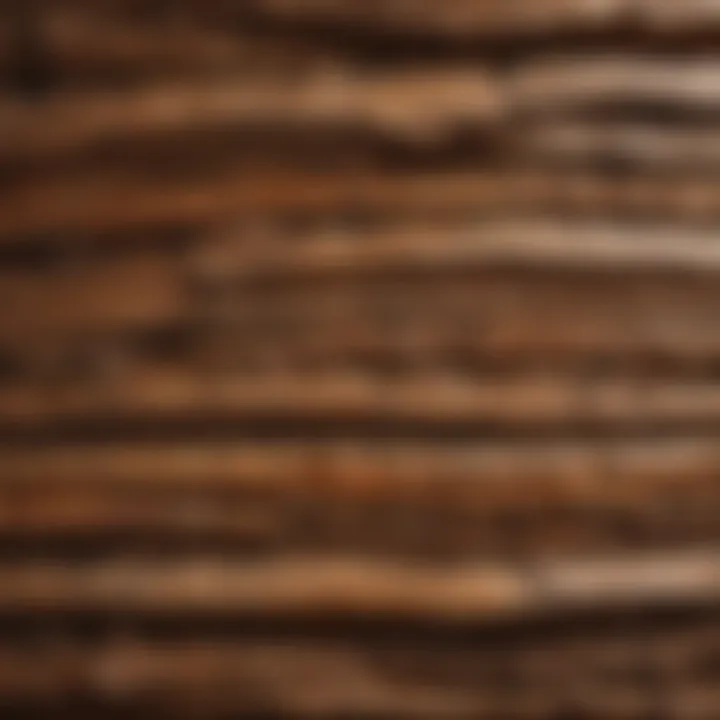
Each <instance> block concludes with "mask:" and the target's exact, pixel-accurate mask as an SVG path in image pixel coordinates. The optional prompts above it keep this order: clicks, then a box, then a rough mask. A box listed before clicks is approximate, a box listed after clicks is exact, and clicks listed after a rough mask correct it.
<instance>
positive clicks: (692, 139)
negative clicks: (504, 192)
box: [518, 121, 720, 174]
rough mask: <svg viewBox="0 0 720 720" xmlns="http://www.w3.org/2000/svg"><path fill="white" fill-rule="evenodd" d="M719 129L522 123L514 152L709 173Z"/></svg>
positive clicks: (717, 155) (558, 160) (719, 159)
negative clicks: (522, 130)
mask: <svg viewBox="0 0 720 720" xmlns="http://www.w3.org/2000/svg"><path fill="white" fill-rule="evenodd" d="M719 148H720V132H718V130H717V129H715V128H708V127H701V128H698V127H684V128H683V127H681V128H680V129H667V128H665V129H662V128H661V129H657V128H656V127H653V126H652V125H649V124H644V125H643V124H632V123H612V122H607V121H606V122H604V123H602V124H600V123H583V122H582V121H580V122H575V123H573V122H560V123H558V122H553V123H544V124H541V125H539V126H538V125H536V126H533V127H530V128H527V129H526V131H525V132H523V133H522V135H521V137H520V138H519V140H518V151H519V152H521V153H523V155H524V156H525V157H533V158H536V159H538V160H540V161H543V162H547V163H549V164H562V165H573V166H582V165H591V164H594V163H597V162H619V163H622V164H624V165H627V166H633V167H644V168H648V169H649V168H657V169H658V170H668V169H675V170H682V171H685V170H688V171H694V172H697V173H699V174H700V173H703V172H707V173H711V172H714V171H715V170H717V168H719V167H720V150H719Z"/></svg>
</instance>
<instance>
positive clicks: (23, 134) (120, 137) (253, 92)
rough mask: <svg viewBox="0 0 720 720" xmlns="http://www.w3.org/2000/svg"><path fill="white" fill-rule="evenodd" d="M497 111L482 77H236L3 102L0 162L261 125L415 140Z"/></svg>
mask: <svg viewBox="0 0 720 720" xmlns="http://www.w3.org/2000/svg"><path fill="white" fill-rule="evenodd" d="M428 97H432V98H433V102H432V103H428ZM502 111H503V108H502V105H501V102H500V98H499V96H498V95H497V93H496V91H495V89H494V87H493V85H492V83H491V81H490V80H489V79H488V76H487V75H486V74H484V73H483V72H482V71H477V70H469V71H456V72H452V71H448V72H442V71H427V72H423V71H405V72H395V73H393V74H389V73H386V74H382V75H379V74H378V75H376V76H375V77H372V76H365V77H359V76H358V75H357V74H354V75H353V74H349V73H347V72H345V71H344V70H343V69H340V70H338V71H337V72H331V71H327V70H326V71H324V72H319V73H314V74H311V75H309V76H308V77H302V78H300V79H297V78H295V79H293V80H285V81H283V80H282V79H281V80H280V81H277V80H274V79H273V80H272V81H270V80H268V79H267V78H256V79H252V78H247V77H239V78H235V79H232V78H228V79H223V80H221V81H218V80H214V81H207V82H205V83H198V82H195V83H190V82H188V83H186V84H177V83H176V84H168V85H164V86H163V85H160V86H157V87H147V88H142V89H137V90H126V91H115V92H107V91H105V92H102V93H101V92H97V93H92V94H91V93H86V94H81V93H64V94H59V95H57V96H54V97H53V98H51V99H47V100H45V101H43V102H42V103H40V104H38V103H37V102H35V103H32V104H29V105H28V104H24V103H22V102H17V103H6V106H5V107H4V108H3V113H2V116H0V154H2V155H4V156H5V157H6V158H9V157H21V156H35V157H36V156H41V155H42V154H44V153H45V154H48V153H49V154H51V153H54V152H72V151H78V150H82V149H87V148H93V147H102V146H103V145H105V146H108V145H112V144H113V143H118V144H119V145H120V146H125V145H128V144H132V143H133V142H134V141H136V140H142V139H143V138H145V139H148V138H149V139H157V138H162V135H163V134H164V133H170V134H173V133H182V132H189V133H191V134H192V137H193V141H196V139H197V133H198V132H201V131H207V132H214V131H216V130H218V129H238V128H239V129H243V128H245V129H247V127H248V126H250V127H254V126H262V125H269V126H278V125H281V126H283V127H287V128H288V129H291V128H292V127H293V126H295V127H296V128H307V127H310V128H316V129H318V130H324V131H328V130H334V129H338V128H340V129H343V128H344V129H346V130H352V129H359V130H361V131H365V132H370V133H377V134H379V135H380V136H389V137H392V136H399V137H400V138H402V137H407V138H408V139H411V140H412V139H418V138H419V139H420V140H421V141H423V140H424V139H425V138H430V139H433V138H436V137H438V136H439V137H446V136H452V135H453V133H454V132H455V131H456V130H457V129H458V128H461V129H464V128H466V127H482V126H483V125H487V124H488V123H494V122H496V121H497V120H499V119H500V118H501V117H502Z"/></svg>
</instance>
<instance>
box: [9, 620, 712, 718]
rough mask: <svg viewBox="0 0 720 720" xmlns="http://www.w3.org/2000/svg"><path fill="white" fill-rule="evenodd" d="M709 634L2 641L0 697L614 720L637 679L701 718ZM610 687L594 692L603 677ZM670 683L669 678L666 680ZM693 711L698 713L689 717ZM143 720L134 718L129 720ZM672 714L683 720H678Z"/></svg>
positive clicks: (641, 702)
mask: <svg viewBox="0 0 720 720" xmlns="http://www.w3.org/2000/svg"><path fill="white" fill-rule="evenodd" d="M716 645H717V623H713V622H707V621H705V622H694V623H693V622H690V623H688V622H680V623H676V625H675V626H672V627H670V628H669V629H668V628H666V627H662V626H660V627H658V628H656V629H655V634H654V635H651V636H650V637H648V634H647V632H645V633H643V632H639V633H638V632H637V631H633V630H632V628H628V627H624V628H622V629H621V632H618V630H616V629H613V630H611V631H610V632H608V631H607V629H606V633H605V634H604V635H599V634H597V633H593V634H591V635H588V636H586V637H582V638H575V639H574V640H572V639H568V637H567V634H563V633H559V634H555V635H553V636H551V637H550V638H549V639H544V640H543V639H540V640H538V639H527V640H526V641H525V642H524V643H521V644H520V645H517V644H514V645H512V646H509V647H507V648H505V649H502V650H499V649H498V648H497V647H496V646H494V645H490V646H488V647H483V645H482V644H481V643H480V644H478V645H476V646H474V647H472V648H468V647H467V645H466V646H460V647H458V646H449V647H448V646H447V645H445V646H443V645H441V644H437V643H436V644H425V645H422V644H419V643H417V642H415V643H412V642H411V643H407V642H406V643H402V642H394V643H393V642H392V641H387V640H386V641H384V642H382V641H380V642H378V641H375V643H374V644H373V642H372V641H369V642H365V643H360V644H357V645H355V646H354V645H352V643H348V642H347V641H343V640H336V641H328V640H321V639H303V638H301V639H293V640H292V641H289V640H287V639H286V640H285V641H284V642H283V641H281V640H278V639H277V638H275V639H273V638H268V639H265V640H262V639H261V640H258V639H249V638H243V639H242V640H240V641H237V640H236V641H232V640H215V641H201V640H174V641H165V642H162V641H155V642H153V641H148V640H143V639H134V638H111V639H109V641H107V643H106V644H105V645H103V646H101V647H96V646H92V647H87V646H85V645H83V644H82V643H73V642H72V641H65V642H64V643H63V642H61V643H55V644H53V643H52V642H44V643H40V644H39V646H38V645H36V646H35V647H36V648H37V647H39V649H40V650H41V652H35V653H33V652H32V648H27V647H24V646H23V645H21V644H20V645H18V644H14V645H13V644H8V645H6V646H5V647H4V648H3V651H2V653H0V669H2V674H1V675H0V694H1V695H2V697H4V698H12V697H15V698H17V699H23V700H25V701H26V702H28V701H33V700H34V701H40V702H43V701H45V702H47V701H48V700H50V699H53V700H56V701H57V700H61V699H62V698H66V697H68V696H72V695H74V696H78V695H79V696H81V697H85V698H92V700H93V701H94V702H95V703H98V702H99V703H101V704H102V703H108V704H112V703H114V702H117V701H118V699H120V698H122V700H123V701H124V702H125V703H126V704H127V705H129V706H131V707H132V708H134V709H137V708H140V707H142V708H144V709H146V710H149V709H152V708H155V710H156V711H157V710H160V709H161V708H164V709H165V710H170V709H175V710H178V709H180V705H182V708H181V709H182V716H183V717H186V716H194V714H195V713H197V714H199V715H200V716H201V717H207V713H208V712H209V711H210V712H212V711H213V710H219V709H221V708H223V709H226V710H229V709H235V710H237V711H242V710H245V711H252V710H256V711H262V710H265V711H266V712H268V711H273V710H274V711H275V712H281V713H282V714H283V716H285V717H312V718H319V717H326V716H331V717H337V715H338V714H342V713H343V711H344V712H346V713H352V712H353V711H354V712H355V713H361V714H363V717H368V718H370V717H375V716H376V715H377V716H378V717H388V716H392V717H401V718H421V717H433V718H434V717H437V716H438V715H440V716H442V717H448V718H455V717H458V718H478V717H481V718H482V717H493V716H497V715H498V714H502V715H503V716H504V717H508V718H515V717H518V718H520V717H527V714H528V713H530V714H533V715H535V716H538V717H540V716H542V717H551V716H553V715H554V714H557V713H559V712H560V710H561V708H562V707H565V706H566V705H567V703H568V702H570V701H571V700H572V699H573V698H574V697H575V694H574V692H573V688H574V687H576V684H582V687H583V698H584V701H585V703H587V704H588V705H591V706H592V708H593V709H594V710H595V711H596V712H599V711H602V713H603V716H604V717H608V718H612V717H626V716H627V715H628V714H634V713H639V712H640V711H641V710H642V709H647V708H649V707H651V706H652V705H653V703H656V702H657V697H656V692H655V690H654V687H652V686H651V687H649V686H648V685H647V684H643V683H642V680H641V679H640V678H644V677H647V676H648V675H649V676H651V677H653V678H657V679H658V680H659V682H663V681H664V682H671V683H672V684H673V697H674V698H676V699H677V698H678V697H679V698H681V699H682V701H683V705H682V707H683V708H686V709H689V708H692V709H693V712H692V713H691V714H690V715H688V717H696V718H700V719H701V720H705V718H710V717H712V707H714V705H715V703H714V702H713V701H714V700H716V699H717V693H716V692H713V690H714V688H713V677H712V676H711V677H708V676H707V675H706V674H704V673H702V672H698V671H697V668H700V667H703V666H704V665H705V664H706V663H709V662H710V660H711V658H712V656H713V650H714V648H716ZM610 673H612V674H613V678H614V680H615V684H614V685H613V687H612V690H611V691H608V688H607V680H606V678H607V674H610ZM678 676H679V677H680V678H681V679H680V680H678ZM698 711H699V712H698ZM143 717H144V716H143ZM679 717H685V715H680V716H679Z"/></svg>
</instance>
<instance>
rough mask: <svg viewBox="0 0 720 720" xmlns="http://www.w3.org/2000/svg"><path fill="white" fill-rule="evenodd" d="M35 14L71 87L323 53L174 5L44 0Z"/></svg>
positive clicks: (286, 67)
mask: <svg viewBox="0 0 720 720" xmlns="http://www.w3.org/2000/svg"><path fill="white" fill-rule="evenodd" d="M36 17H37V23H38V32H39V36H40V40H41V42H42V46H43V48H44V49H45V51H46V52H47V53H48V55H50V56H51V57H52V59H53V71H54V73H55V76H56V77H58V78H59V79H60V80H61V81H62V82H67V83H68V84H69V86H70V87H75V86H78V85H80V86H82V85H83V84H84V82H85V81H87V80H91V81H93V82H97V81H98V80H100V79H102V80H104V81H106V82H108V83H109V84H111V85H112V84H113V83H114V82H117V81H118V80H120V82H121V83H123V82H127V81H128V80H133V81H135V82H146V81H147V80H148V79H150V78H155V77H168V76H169V77H176V76H177V77H179V76H181V75H185V76H194V75H196V74H197V73H207V72H228V71H236V72H250V71H261V72H271V71H278V72H283V71H285V72H291V71H292V70H293V69H294V70H295V71H297V69H298V67H310V66H311V65H312V64H313V63H315V64H318V63H320V62H321V59H322V53H321V52H320V51H319V50H318V49H317V48H312V47H311V46H310V45H309V43H307V42H300V41H296V40H293V39H292V38H291V37H289V36H287V35H285V36H281V37H280V38H277V37H267V36H266V37H260V36H258V35H257V34H255V35H253V34H252V33H250V32H249V31H248V30H246V29H243V28H238V27H232V28H228V27H221V26H214V27H213V26H210V25H208V24H207V23H200V22H198V20H197V17H193V14H192V13H183V12H182V10H181V8H179V7H176V8H175V12H174V13H171V15H170V17H166V18H165V19H164V20H163V18H162V17H158V18H152V17H149V16H146V17H137V16H133V15H132V13H127V11H125V12H124V11H123V10H122V9H119V8H117V9H116V10H115V11H113V9H112V8H108V7H102V6H101V5H98V4H97V3H93V4H91V5H90V6H88V5H85V6H82V5H78V4H77V3H62V2H57V3H44V4H43V5H42V7H40V8H39V9H38V10H37V16H36ZM4 59H5V58H3V57H2V56H0V68H1V67H2V63H3V60H4ZM8 60H9V58H8Z"/></svg>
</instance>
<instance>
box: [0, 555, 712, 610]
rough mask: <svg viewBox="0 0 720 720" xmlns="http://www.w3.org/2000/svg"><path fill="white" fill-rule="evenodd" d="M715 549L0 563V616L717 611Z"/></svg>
mask: <svg viewBox="0 0 720 720" xmlns="http://www.w3.org/2000/svg"><path fill="white" fill-rule="evenodd" d="M719 596H720V556H719V555H718V554H717V553H716V552H715V551H713V550H703V551H693V552H684V553H674V554H673V553H669V554H655V555H653V554H647V553H646V554H640V555H636V556H633V555H629V554H625V555H623V556H622V557H608V558H603V557H588V558H587V559H581V560H578V559H575V560H569V561H564V560H562V559H557V560H547V561H539V562H537V563H528V564H525V565H523V566H516V565H514V564H512V563H510V564H502V563H478V564H468V565H456V566H453V567H433V566H429V567H424V568H410V567H408V566H407V565H403V564H399V563H392V562H383V561H375V562H366V561H361V560H355V559H352V558H340V557H338V558H334V559H324V558H321V557H320V558H313V557H307V558H305V557H297V558H292V559H288V560H269V561H265V562H262V563H258V562H232V561H224V562H223V561H218V560H213V559H209V560H200V559H198V560H187V561H182V562H177V561H175V562H173V561H164V562H161V563H158V562H151V561H131V560H127V561H107V562H104V563H100V564H84V565H83V566H77V567H73V566H61V565H55V566H51V565H33V564H27V565H24V566H22V567H11V566H0V610H3V611H5V612H11V611H12V612H22V611H25V612H31V613H32V612H48V611H50V612H52V611H54V612H61V613H62V612H73V611H75V612H106V613H117V612H122V613H130V614H136V613H137V614H151V615H152V614H157V613H162V614H170V615H173V614H180V615H184V614H191V615H195V614H200V615H202V614H208V613H209V614H214V613H219V614H221V615H240V616H242V615H245V614H251V615H255V616H266V617H268V616H269V617H271V616H278V615H279V616H294V617H306V618H310V617H325V618H329V617H333V616H334V617H347V618H354V619H356V620H362V619H366V620H372V619H383V618H385V619H393V618H394V619H396V620H398V619H405V620H408V621H410V620H415V621H418V620H437V621H448V622H465V623H478V622H479V623H485V622H491V621H494V620H503V619H512V618H519V617H522V616H524V615H530V614H537V613H539V614H557V613H563V612H573V611H575V612H577V611H586V610H593V609H594V610H603V609H604V610H612V609H613V608H622V607H633V606H635V607H638V606H639V607H643V606H647V605H649V606H650V607H658V606H660V607H662V606H663V605H670V606H671V605H672V604H673V603H680V604H682V603H691V604H697V603H700V604H707V603H711V604H712V603H716V602H717V600H718V597H719Z"/></svg>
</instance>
